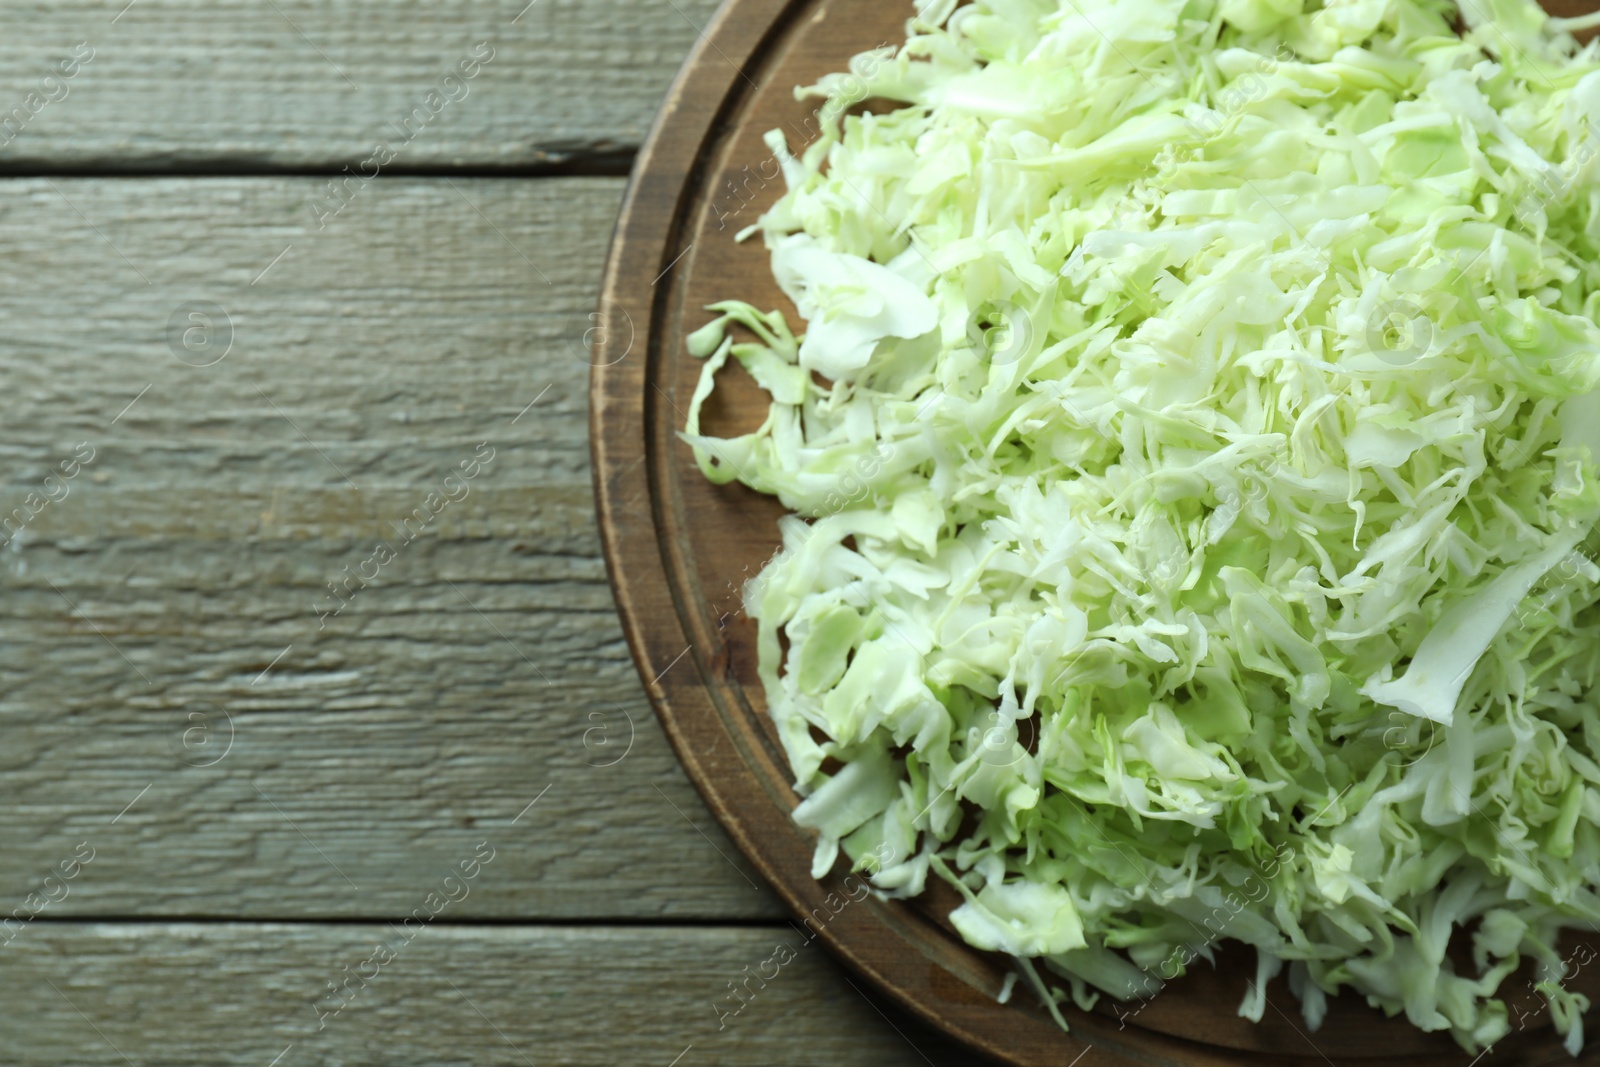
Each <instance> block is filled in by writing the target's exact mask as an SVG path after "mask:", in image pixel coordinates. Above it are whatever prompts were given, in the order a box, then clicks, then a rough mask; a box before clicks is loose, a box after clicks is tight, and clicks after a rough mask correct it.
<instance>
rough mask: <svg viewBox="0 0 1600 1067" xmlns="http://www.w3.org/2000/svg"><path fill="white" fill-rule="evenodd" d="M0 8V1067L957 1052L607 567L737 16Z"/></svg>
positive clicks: (589, 10) (604, 1) (423, 7)
mask: <svg viewBox="0 0 1600 1067" xmlns="http://www.w3.org/2000/svg"><path fill="white" fill-rule="evenodd" d="M524 3H525V0H507V2H504V3H495V2H488V0H483V2H479V0H461V2H453V3H432V4H423V3H418V2H407V0H338V2H327V3H311V2H306V0H248V2H244V0H234V2H224V3H212V2H207V3H201V2H199V0H134V2H133V3H126V6H124V5H125V0H107V2H104V3H98V2H97V3H83V2H69V3H52V4H42V3H41V4H28V3H19V2H4V3H0V325H3V340H0V425H3V427H4V428H3V431H0V453H3V457H0V458H3V465H0V472H3V476H0V542H3V547H0V574H3V581H4V586H5V588H4V595H3V597H0V646H3V647H0V681H3V684H0V804H3V805H4V816H3V819H0V826H3V827H4V836H3V851H0V855H3V857H4V862H3V864H0V872H3V873H0V915H8V918H7V919H6V921H5V923H4V924H3V925H0V952H3V956H0V960H3V964H0V1002H3V1003H4V1004H5V1006H6V1011H5V1012H4V1013H3V1015H0V1062H3V1063H5V1064H52V1065H54V1064H120V1063H124V1062H126V1063H130V1064H138V1065H140V1067H143V1065H146V1064H152V1065H153V1064H185V1065H187V1064H222V1063H229V1064H252V1065H258V1067H269V1065H272V1064H277V1065H281V1067H300V1065H306V1064H335V1063H337V1064H397V1065H398V1064H405V1065H410V1064H435V1063H462V1064H468V1063H470V1064H538V1065H540V1067H543V1065H544V1064H607V1065H609V1064H659V1065H661V1067H667V1065H669V1064H673V1063H677V1064H681V1065H682V1067H691V1065H693V1064H830V1065H831V1064H916V1063H923V1062H928V1063H939V1064H945V1063H962V1062H969V1061H968V1059H967V1058H966V1057H965V1056H964V1055H963V1054H961V1053H960V1052H959V1051H956V1050H951V1049H950V1048H948V1046H947V1045H945V1044H944V1043H943V1042H941V1040H940V1038H939V1037H938V1036H937V1035H935V1034H934V1033H932V1032H931V1031H929V1030H927V1029H925V1028H923V1027H921V1026H919V1025H917V1024H915V1023H914V1022H912V1021H911V1020H909V1019H906V1018H904V1017H903V1016H900V1015H898V1014H897V1013H896V1012H894V1011H893V1010H892V1009H887V1008H883V1007H882V1006H881V1005H877V1004H874V1003H873V1002H871V1001H869V1000H868V999H867V998H866V997H865V996H864V995H863V992H862V991H861V990H860V989H859V988H858V987H859V986H860V982H859V981H858V980H855V979H851V978H849V977H847V976H846V975H845V974H844V973H843V972H842V971H841V970H840V969H839V968H837V967H836V966H835V965H834V964H832V963H831V961H829V960H828V959H826V958H824V957H822V956H821V955H820V954H819V953H820V950H819V949H817V948H815V947H811V948H807V949H804V950H803V951H800V952H799V953H798V956H797V958H796V959H795V961H794V962H793V963H791V964H789V965H788V966H787V967H785V968H783V970H782V971H781V973H780V974H779V975H778V976H777V977H776V978H774V979H772V980H771V981H769V982H767V983H766V984H765V985H764V986H759V987H755V988H757V990H758V992H757V994H756V996H755V997H754V998H753V999H752V1000H750V1002H749V1003H748V1006H746V1007H745V1008H744V1010H742V1011H740V1012H739V1013H738V1014H736V1015H735V1014H732V1013H731V1012H729V1011H728V1008H729V1006H730V1005H733V1004H736V1003H737V1001H733V1000H730V997H729V990H730V986H731V984H733V983H742V980H743V979H744V977H745V975H746V974H747V973H749V972H748V970H747V969H750V968H755V967H756V966H757V965H759V964H760V963H761V962H762V961H764V960H766V959H768V958H769V957H770V956H771V955H772V954H773V951H774V947H775V946H776V945H777V944H779V943H797V942H798V941H799V937H798V935H797V934H795V933H794V932H793V930H792V929H791V928H790V927H789V926H788V925H787V924H786V922H785V918H786V917H785V915H784V913H783V911H782V909H781V908H780V907H779V905H778V904H777V902H776V901H775V899H774V897H773V896H772V895H771V893H769V892H768V891H767V889H766V887H765V886H763V885H761V884H759V880H758V879H757V877H756V876H755V875H754V874H753V873H752V872H751V871H750V870H749V869H748V868H747V867H746V865H745V864H744V863H743V861H742V860H741V859H740V857H739V856H738V855H737V854H736V852H735V850H734V849H733V848H732V847H731V846H730V845H729V843H728V841H727V840H726V839H725V838H724V837H723V836H722V834H721V833H720V832H719V831H718V829H717V827H716V826H715V825H714V823H713V822H712V821H711V820H710V818H709V817H708V816H707V814H706V812H705V809H704V808H703V807H702V805H701V803H700V801H699V799H698V797H697V796H696V795H695V793H694V791H693V790H692V789H691V787H690V786H689V784H688V782H687V781H686V780H685V778H684V776H683V774H682V772H681V771H680V770H679V768H678V766H677V764H676V762H675V760H674V759H673V757H672V754H671V752H670V751H669V749H668V747H667V745H666V743H665V741H664V739H663V737H662V735H661V733H660V731H659V729H658V727H657V725H656V723H655V720H654V718H653V716H652V714H651V712H650V709H649V707H648V705H647V704H646V702H645V700H644V697H643V693H642V690H641V687H640V685H639V682H638V679H637V678H636V677H635V675H634V671H633V667H632V665H631V663H630V661H629V659H628V655H627V650H626V648H625V647H624V644H623V639H622V634H621V631H620V629H619V627H618V623H617V620H616V617H615V613H614V610H613V606H612V602H611V596H610V592H609V590H608V588H607V585H606V580H605V572H604V567H603V564H602V562H601V560H600V555H599V544H598V539H597V536H596V532H595V528H594V518H593V511H592V499H591V494H590V486H589V469H588V456H587V441H586V429H587V428H586V425H585V416H584V408H585V398H584V393H585V388H586V381H587V372H588V367H587V366H586V364H585V362H584V359H583V343H582V339H583V333H584V330H585V329H586V328H587V326H588V321H587V318H586V316H587V313H588V312H589V310H590V308H591V307H592V305H593V303H594V299H595V295H596V289H597V285H598V278H599V273H600V268H601V261H602V258H603V256H604V253H605V247H606V242H607V239H608V236H609V233H610V228H611V222H612V218H613V216H614V214H615V212H616V209H617V206H618V203H619V199H620V197H621V195H622V190H623V185H624V180H625V179H624V175H625V174H626V171H627V167H628V165H629V162H630V160H631V158H632V154H633V152H634V150H635V149H636V147H637V145H638V144H639V142H640V139H641V138H642V137H643V135H644V132H645V131H646V129H647V128H648V125H649V122H650V119H651V116H652V114H653V112H654V110H655V108H656V105H657V102H658V100H659V98H660V96H661V94H662V93H663V92H664V90H665V88H666V86H667V84H668V82H669V80H670V78H671V76H672V74H673V72H674V71H675V70H676V68H677V66H678V64H679V62H680V61H681V60H682V59H683V57H684V56H685V55H686V54H687V52H688V50H689V49H690V47H691V46H692V45H693V44H694V42H695V40H696V36H697V33H698V30H697V26H700V25H704V23H705V20H706V19H707V18H708V17H709V16H710V14H711V10H712V6H713V5H712V2H711V0H631V2H625V0H536V2H534V3H532V4H527V6H526V7H524V6H523V5H524Z"/></svg>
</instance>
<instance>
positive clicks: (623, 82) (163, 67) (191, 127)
mask: <svg viewBox="0 0 1600 1067" xmlns="http://www.w3.org/2000/svg"><path fill="white" fill-rule="evenodd" d="M715 6H716V4H715V0H534V2H532V3H529V2H528V0H455V2H451V3H425V2H422V0H364V2H363V0H335V2H329V3H320V2H315V0H222V2H214V0H135V2H134V3H132V4H127V3H126V0H115V2H106V0H67V2H63V3H18V2H6V3H0V118H3V117H4V116H6V115H10V114H13V112H14V111H15V109H17V108H26V109H27V111H26V114H25V115H24V116H23V118H22V119H17V120H14V121H13V125H12V126H10V127H5V126H0V172H3V171H4V170H5V169H15V168H17V167H30V168H33V169H37V170H42V171H45V172H50V173H54V172H56V171H57V170H59V169H61V168H73V169H93V170H125V169H129V168H134V169H162V168H171V169H195V168H202V169H204V168H216V169H223V170H233V171H260V170H270V169H286V168H287V169H305V168H318V169H326V170H329V171H338V170H339V169H340V168H341V167H343V166H345V165H346V164H348V165H350V166H351V167H352V168H353V169H356V170H359V169H360V164H361V163H362V162H363V161H365V160H368V159H370V158H371V157H372V150H373V149H374V148H375V147H376V146H377V145H379V144H386V145H389V146H390V147H391V148H393V149H394V152H395V155H394V158H393V160H392V162H389V163H387V164H384V165H383V166H384V167H385V168H393V169H400V170H403V169H406V168H459V169H465V170H472V169H477V170H482V169H484V168H490V167H521V168H527V167H549V166H563V165H574V164H578V165H584V164H589V165H592V164H594V163H596V162H598V163H601V164H603V165H605V166H607V167H608V169H611V170H615V171H618V172H622V171H625V170H626V168H627V163H628V158H629V156H630V154H631V152H632V151H633V150H634V149H636V148H637V147H638V145H639V142H640V141H641V140H642V139H643V137H644V135H645V133H646V131H647V130H648V129H649V126H650V120H651V117H652V116H653V115H654V114H655V110H656V107H657V106H658V104H659V103H660V100H661V95H662V94H663V93H664V92H665V91H666V88H667V85H668V83H669V82H670V81H671V79H672V75H673V73H674V72H675V71H676V70H677V68H678V64H679V63H680V62H682V60H683V57H684V54H685V53H686V52H687V51H688V50H689V48H690V46H691V45H692V44H694V42H695V41H696V40H697V37H698V32H699V31H698V28H697V27H699V26H703V25H704V24H705V22H706V20H707V19H708V18H709V17H710V14H711V12H712V10H713V9H714V8H715ZM79 45H87V46H88V51H86V52H79V50H78V46H79ZM480 45H481V46H486V47H480ZM75 54H76V55H79V56H82V57H84V59H86V61H80V62H78V63H76V64H74V63H72V62H71V60H72V59H73V57H74V56H75ZM64 60H65V61H67V67H66V68H61V67H60V66H59V64H61V63H62V62H63V61H64ZM462 62H467V63H468V64H469V66H468V68H467V69H468V70H469V71H474V72H475V73H474V75H473V76H472V77H471V78H467V79H464V80H463V79H461V78H460V77H459V75H460V74H461V73H462V72H461V69H460V64H461V63H462ZM473 64H476V66H473ZM63 69H67V70H70V71H71V72H72V73H71V75H70V76H69V77H66V78H64V79H63V78H62V77H61V71H62V70H63ZM452 74H454V75H455V76H456V77H455V79H454V80H452V81H449V82H446V81H445V79H446V77H447V76H450V75H452ZM430 93H437V94H438V96H437V98H435V99H433V100H430V98H429V94H430ZM30 94H35V95H36V99H35V101H34V102H33V103H30V102H29V97H30ZM419 108H425V109H426V110H425V111H419V110H418V109H419ZM367 169H368V171H370V170H372V169H373V168H372V167H370V166H369V167H368V168H367Z"/></svg>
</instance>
